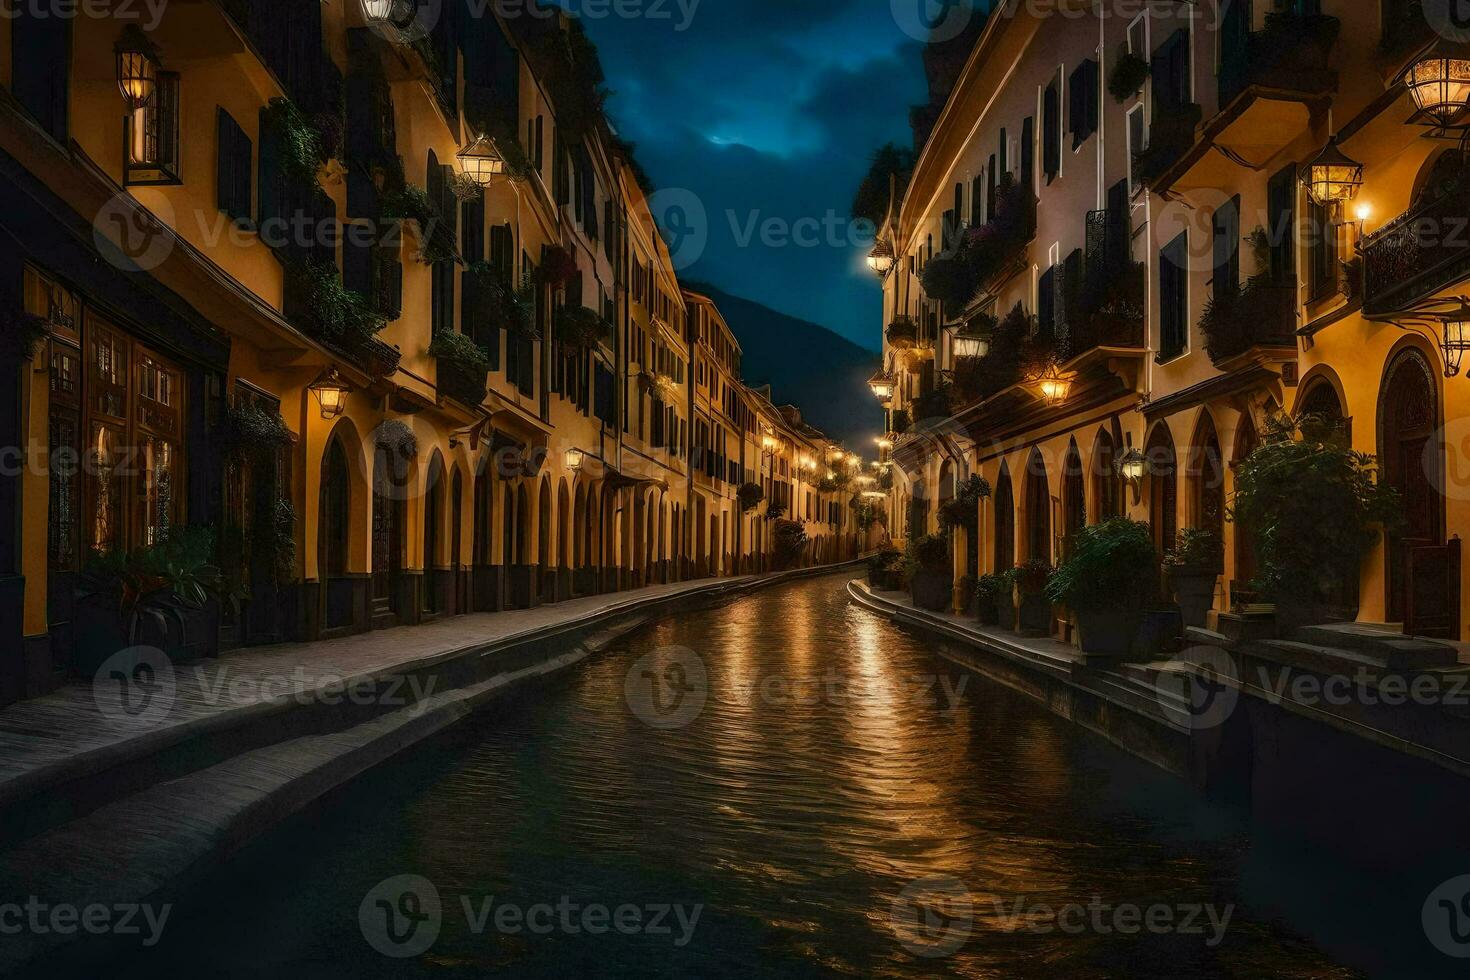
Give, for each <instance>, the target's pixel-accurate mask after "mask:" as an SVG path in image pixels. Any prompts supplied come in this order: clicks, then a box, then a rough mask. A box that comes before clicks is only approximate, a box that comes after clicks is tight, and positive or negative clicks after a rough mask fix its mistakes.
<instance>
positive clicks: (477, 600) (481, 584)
mask: <svg viewBox="0 0 1470 980" xmlns="http://www.w3.org/2000/svg"><path fill="white" fill-rule="evenodd" d="M493 501H494V486H493V484H492V483H491V482H490V467H489V466H487V465H485V462H484V460H481V462H480V466H479V472H478V473H476V474H475V501H474V509H475V513H474V518H473V520H474V537H473V540H474V555H473V557H472V558H471V561H472V562H473V563H474V567H473V568H472V569H471V571H470V579H471V581H472V582H473V585H472V589H473V592H474V595H473V599H472V605H471V607H470V608H471V609H473V610H474V611H476V612H485V611H487V610H490V609H494V608H495V604H494V593H493V590H494V575H493V573H492V572H491V571H490V566H491V565H492V564H493V563H494V560H493V557H492V555H493V541H494V536H495V512H494V504H493Z"/></svg>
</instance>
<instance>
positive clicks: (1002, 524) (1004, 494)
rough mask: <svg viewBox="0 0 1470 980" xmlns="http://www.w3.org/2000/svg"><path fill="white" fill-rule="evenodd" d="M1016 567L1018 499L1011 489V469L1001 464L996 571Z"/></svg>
mask: <svg viewBox="0 0 1470 980" xmlns="http://www.w3.org/2000/svg"><path fill="white" fill-rule="evenodd" d="M1015 567H1016V501H1015V495H1014V494H1013V493H1012V491H1011V471H1010V470H1009V469H1007V468H1006V465H1005V463H1001V464H1000V476H999V477H997V478H996V481H995V571H996V572H998V573H999V572H1007V571H1010V570H1011V569H1012V568H1015Z"/></svg>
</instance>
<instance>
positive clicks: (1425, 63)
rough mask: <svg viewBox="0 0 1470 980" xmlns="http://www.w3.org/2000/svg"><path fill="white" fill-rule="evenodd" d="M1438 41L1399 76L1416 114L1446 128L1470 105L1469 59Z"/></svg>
mask: <svg viewBox="0 0 1470 980" xmlns="http://www.w3.org/2000/svg"><path fill="white" fill-rule="evenodd" d="M1457 55H1458V52H1453V51H1452V50H1451V48H1450V46H1449V45H1448V44H1447V43H1445V42H1441V43H1440V44H1439V45H1437V46H1436V47H1434V48H1433V49H1431V50H1430V51H1429V52H1428V54H1426V55H1425V56H1424V57H1422V58H1420V59H1419V60H1417V61H1415V62H1413V63H1411V64H1410V65H1409V66H1408V67H1407V68H1405V69H1404V70H1403V72H1401V73H1400V74H1399V77H1398V81H1400V82H1403V83H1404V85H1405V86H1406V87H1407V88H1408V90H1409V95H1411V96H1413V99H1414V105H1415V106H1417V107H1418V109H1419V111H1420V112H1422V113H1424V114H1425V115H1427V116H1429V117H1430V118H1432V119H1434V120H1435V122H1437V123H1439V125H1441V126H1448V125H1449V124H1450V123H1451V122H1452V121H1453V120H1454V119H1455V117H1456V116H1458V115H1459V114H1460V113H1462V112H1464V111H1465V106H1466V105H1467V104H1470V59H1466V58H1463V57H1459V56H1457Z"/></svg>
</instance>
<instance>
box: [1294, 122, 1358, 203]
mask: <svg viewBox="0 0 1470 980" xmlns="http://www.w3.org/2000/svg"><path fill="white" fill-rule="evenodd" d="M1302 183H1303V184H1305V185H1306V186H1307V194H1308V195H1309V196H1310V197H1311V198H1312V200H1313V201H1316V202H1317V203H1318V204H1319V205H1321V206H1322V207H1332V206H1335V205H1338V204H1345V203H1347V202H1349V201H1352V200H1353V199H1354V198H1356V197H1357V196H1358V190H1359V189H1360V188H1361V187H1362V186H1363V165H1362V164H1361V163H1359V162H1358V161H1356V160H1354V159H1353V158H1352V157H1350V156H1348V155H1347V154H1346V153H1343V152H1342V150H1341V148H1339V147H1338V145H1337V137H1336V136H1334V137H1332V139H1330V140H1328V142H1327V146H1326V147H1325V148H1324V149H1323V150H1322V152H1321V153H1319V154H1317V159H1315V160H1313V161H1312V162H1311V163H1310V164H1308V165H1307V167H1306V169H1305V170H1303V171H1302Z"/></svg>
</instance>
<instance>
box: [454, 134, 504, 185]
mask: <svg viewBox="0 0 1470 980" xmlns="http://www.w3.org/2000/svg"><path fill="white" fill-rule="evenodd" d="M454 158H455V159H456V160H458V161H459V169H460V171H461V172H463V173H464V175H465V176H467V177H469V178H470V180H473V181H474V182H475V183H476V184H477V185H478V186H480V187H489V186H490V183H491V182H492V181H493V180H494V179H495V178H496V177H499V176H500V175H501V174H504V173H505V158H504V157H503V156H501V155H500V151H499V150H497V149H496V148H495V143H494V142H493V141H492V140H491V139H490V137H488V136H477V137H475V139H474V141H473V142H471V143H470V145H469V146H466V147H465V148H464V149H462V150H460V151H459V153H457V154H455V157H454Z"/></svg>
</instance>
